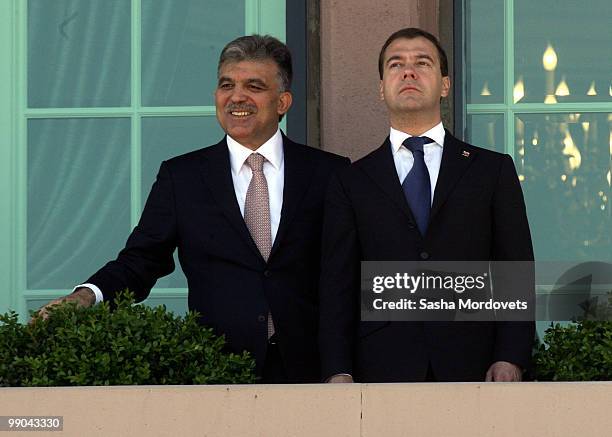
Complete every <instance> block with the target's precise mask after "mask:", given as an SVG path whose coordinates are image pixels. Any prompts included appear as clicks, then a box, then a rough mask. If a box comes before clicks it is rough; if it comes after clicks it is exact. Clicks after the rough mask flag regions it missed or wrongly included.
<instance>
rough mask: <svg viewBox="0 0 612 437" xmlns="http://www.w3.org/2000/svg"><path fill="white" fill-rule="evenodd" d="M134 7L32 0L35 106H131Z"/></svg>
mask: <svg viewBox="0 0 612 437" xmlns="http://www.w3.org/2000/svg"><path fill="white" fill-rule="evenodd" d="M130 5H131V2H130V0H105V1H96V0H55V1H49V0H29V1H28V105H29V107H30V108H50V107H91V106H129V104H130V7H131V6H130Z"/></svg>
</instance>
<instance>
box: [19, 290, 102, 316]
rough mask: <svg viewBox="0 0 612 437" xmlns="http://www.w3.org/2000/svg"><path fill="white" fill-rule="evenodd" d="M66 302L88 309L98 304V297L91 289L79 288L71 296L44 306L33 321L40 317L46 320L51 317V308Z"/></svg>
mask: <svg viewBox="0 0 612 437" xmlns="http://www.w3.org/2000/svg"><path fill="white" fill-rule="evenodd" d="M64 302H76V304H77V306H81V307H85V308H87V307H90V306H92V305H93V304H94V303H96V295H95V294H94V292H93V291H91V290H90V289H89V288H86V287H79V288H77V289H76V290H74V292H72V293H71V294H69V295H67V296H63V297H60V298H57V299H54V300H52V301H51V302H49V303H48V304H46V305H45V306H43V307H42V308H41V309H39V310H38V312H37V313H36V314H35V315H34V317H33V318H32V320H33V319H34V318H38V317H40V318H42V319H43V320H46V319H47V318H48V317H49V309H50V308H51V307H54V306H55V305H59V304H61V303H64ZM30 323H31V321H30Z"/></svg>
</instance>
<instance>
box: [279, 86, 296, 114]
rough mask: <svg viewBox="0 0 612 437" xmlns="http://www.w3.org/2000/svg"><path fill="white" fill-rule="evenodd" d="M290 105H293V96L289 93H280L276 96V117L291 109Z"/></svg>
mask: <svg viewBox="0 0 612 437" xmlns="http://www.w3.org/2000/svg"><path fill="white" fill-rule="evenodd" d="M291 103H293V96H292V95H291V93H290V92H289V91H285V92H282V93H280V95H279V96H278V107H277V109H276V112H278V115H284V114H286V113H287V111H289V108H290V107H291Z"/></svg>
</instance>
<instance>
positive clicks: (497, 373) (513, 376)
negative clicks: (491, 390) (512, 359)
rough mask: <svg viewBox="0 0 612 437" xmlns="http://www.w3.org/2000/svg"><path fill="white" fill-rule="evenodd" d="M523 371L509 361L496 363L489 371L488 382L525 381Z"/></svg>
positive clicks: (486, 379)
mask: <svg viewBox="0 0 612 437" xmlns="http://www.w3.org/2000/svg"><path fill="white" fill-rule="evenodd" d="M522 375H523V372H521V369H520V368H519V367H518V366H517V365H515V364H512V363H509V362H507V361H496V362H495V363H493V364H491V367H489V370H487V376H486V378H485V381H486V382H493V381H496V382H518V381H522V379H523V376H522Z"/></svg>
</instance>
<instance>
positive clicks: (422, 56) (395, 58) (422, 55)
mask: <svg viewBox="0 0 612 437" xmlns="http://www.w3.org/2000/svg"><path fill="white" fill-rule="evenodd" d="M415 57H416V59H427V60H428V61H430V62H431V63H432V64H435V63H436V62H435V61H434V59H433V58H432V57H431V56H429V55H428V54H425V53H420V54H418V55H416V56H415ZM401 60H402V57H401V56H400V55H393V56H391V57H390V58H389V59H387V61H386V62H385V65H388V64H389V62H391V61H401Z"/></svg>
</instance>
